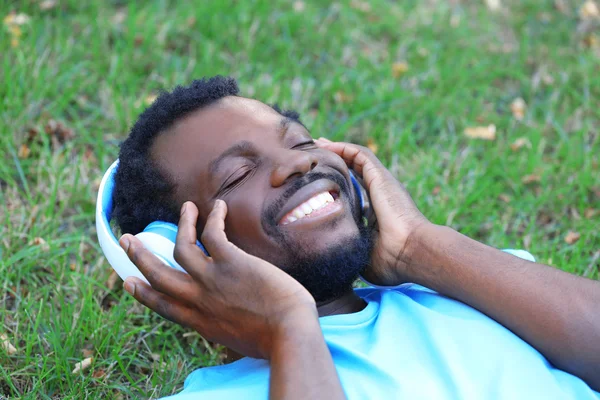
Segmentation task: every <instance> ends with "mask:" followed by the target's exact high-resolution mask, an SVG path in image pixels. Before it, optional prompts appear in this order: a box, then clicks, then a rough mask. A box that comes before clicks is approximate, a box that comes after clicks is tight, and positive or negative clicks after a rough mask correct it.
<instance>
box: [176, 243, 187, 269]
mask: <svg viewBox="0 0 600 400" xmlns="http://www.w3.org/2000/svg"><path fill="white" fill-rule="evenodd" d="M186 255H187V251H186V249H185V248H184V246H182V245H181V244H179V243H177V244H175V248H174V249H173V258H174V259H175V261H177V263H178V264H181V262H182V261H183V260H184V259H185V258H186Z"/></svg>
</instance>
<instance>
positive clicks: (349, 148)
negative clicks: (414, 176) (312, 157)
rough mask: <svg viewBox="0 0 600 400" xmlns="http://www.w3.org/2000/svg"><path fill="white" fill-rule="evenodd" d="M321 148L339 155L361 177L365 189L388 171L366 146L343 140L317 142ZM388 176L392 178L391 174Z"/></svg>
mask: <svg viewBox="0 0 600 400" xmlns="http://www.w3.org/2000/svg"><path fill="white" fill-rule="evenodd" d="M317 145H318V146H319V147H321V148H324V149H327V150H329V151H332V152H334V153H336V154H337V155H338V156H340V157H341V158H342V159H343V160H344V161H345V162H346V164H347V165H348V167H350V168H351V169H352V170H353V171H354V172H356V173H357V174H358V176H360V177H362V178H363V180H364V182H365V185H366V187H367V190H369V188H370V186H371V183H373V181H374V180H376V179H377V178H383V177H384V176H385V175H387V174H389V171H388V170H387V169H386V168H385V166H384V165H383V164H382V163H381V161H379V159H378V158H377V156H376V155H375V154H373V152H372V151H371V150H369V149H367V148H366V147H363V146H359V145H356V144H352V143H345V142H324V141H323V142H317ZM388 178H392V176H391V174H390V176H389V177H388Z"/></svg>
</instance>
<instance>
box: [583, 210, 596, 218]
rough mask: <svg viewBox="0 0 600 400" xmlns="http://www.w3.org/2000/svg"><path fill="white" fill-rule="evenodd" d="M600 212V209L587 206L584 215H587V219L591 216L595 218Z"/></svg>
mask: <svg viewBox="0 0 600 400" xmlns="http://www.w3.org/2000/svg"><path fill="white" fill-rule="evenodd" d="M599 214H600V210H596V209H594V208H586V210H585V211H584V213H583V216H584V217H586V218H587V219H590V218H594V217H595V216H596V215H599Z"/></svg>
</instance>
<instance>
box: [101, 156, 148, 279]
mask: <svg viewBox="0 0 600 400" xmlns="http://www.w3.org/2000/svg"><path fill="white" fill-rule="evenodd" d="M118 166H119V160H118V159H117V160H116V161H115V162H114V163H112V165H111V166H110V167H109V168H108V170H106V172H105V173H104V177H103V178H102V182H101V183H100V188H99V190H98V200H97V202H96V233H97V235H98V242H99V243H100V247H101V248H102V252H104V255H105V256H106V259H107V260H108V262H109V264H110V265H111V267H113V269H114V270H115V271H117V274H119V276H120V277H121V279H123V280H125V278H127V277H128V276H135V277H137V278H140V279H142V280H144V281H146V278H145V277H144V275H142V273H141V272H140V271H139V270H138V269H137V267H136V266H135V265H134V264H133V263H132V262H131V260H129V257H127V253H125V251H124V250H123V249H122V248H121V245H120V244H119V241H118V240H117V238H116V237H115V235H114V233H113V231H112V229H111V228H110V219H111V216H112V211H113V190H114V187H115V174H116V172H117V167H118Z"/></svg>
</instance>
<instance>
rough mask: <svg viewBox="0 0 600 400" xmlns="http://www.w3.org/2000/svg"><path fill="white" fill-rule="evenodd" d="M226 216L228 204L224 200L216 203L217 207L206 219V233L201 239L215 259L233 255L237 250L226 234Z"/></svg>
mask: <svg viewBox="0 0 600 400" xmlns="http://www.w3.org/2000/svg"><path fill="white" fill-rule="evenodd" d="M226 216H227V204H226V203H225V202H224V201H223V200H217V201H215V205H214V206H213V209H212V211H211V212H210V214H209V215H208V218H207V219H206V225H204V231H203V232H202V238H201V239H200V240H201V241H202V244H203V245H204V246H205V247H206V250H208V252H209V253H210V255H211V257H213V258H215V259H220V258H223V257H225V256H228V255H231V251H232V250H234V249H237V248H236V246H235V245H234V244H233V243H231V242H230V241H229V240H228V239H227V235H226V234H225V217H226Z"/></svg>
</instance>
